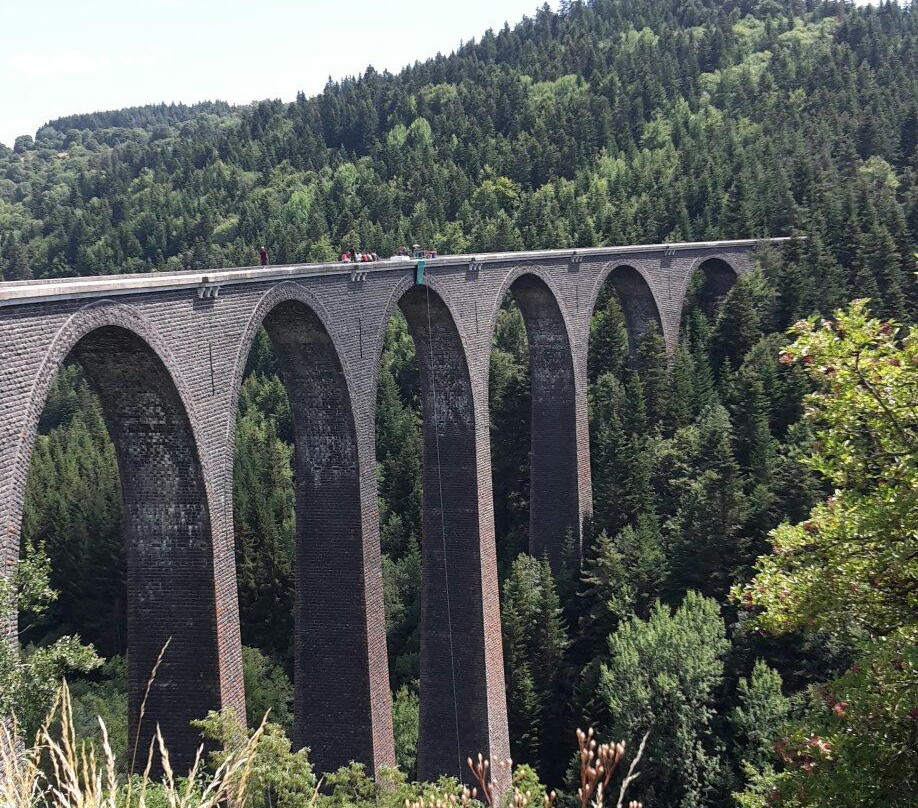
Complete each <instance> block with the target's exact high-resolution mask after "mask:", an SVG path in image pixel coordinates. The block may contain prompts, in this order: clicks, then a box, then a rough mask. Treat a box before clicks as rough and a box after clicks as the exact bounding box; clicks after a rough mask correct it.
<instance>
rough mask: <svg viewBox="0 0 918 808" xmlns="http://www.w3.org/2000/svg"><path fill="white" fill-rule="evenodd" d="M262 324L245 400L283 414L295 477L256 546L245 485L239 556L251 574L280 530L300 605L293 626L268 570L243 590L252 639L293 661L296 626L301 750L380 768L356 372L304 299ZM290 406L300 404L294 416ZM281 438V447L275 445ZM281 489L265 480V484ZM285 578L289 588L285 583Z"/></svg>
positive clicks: (319, 761)
mask: <svg viewBox="0 0 918 808" xmlns="http://www.w3.org/2000/svg"><path fill="white" fill-rule="evenodd" d="M262 326H263V328H264V332H262V333H261V335H260V336H259V335H258V334H256V336H255V343H254V345H255V349H254V353H255V361H254V363H253V362H250V363H249V371H250V373H249V375H248V376H247V378H246V380H245V381H244V382H243V387H242V393H243V394H242V396H241V403H242V406H243V407H249V406H254V407H256V408H258V407H260V408H262V409H263V410H264V411H265V412H266V413H268V415H269V417H272V418H273V419H274V421H275V426H274V427H273V431H272V433H271V435H269V437H270V441H269V444H270V445H268V446H267V447H264V450H265V451H267V452H268V453H269V454H270V453H271V452H272V451H274V452H275V454H276V455H277V459H278V461H279V462H281V463H283V462H285V461H286V462H290V460H291V454H290V447H291V444H292V463H291V465H290V476H289V477H288V478H287V481H286V483H285V485H286V488H287V491H288V492H289V494H288V496H287V498H283V497H282V499H281V501H280V502H279V503H276V506H277V507H275V508H273V509H272V511H271V513H270V514H268V518H267V520H266V523H265V524H263V525H262V526H261V530H262V534H261V535H257V533H256V534H255V535H253V536H252V539H253V540H254V542H255V548H253V547H240V546H239V540H240V539H245V536H246V534H247V532H249V531H251V525H241V524H240V522H241V521H242V519H241V517H242V510H243V509H242V508H240V506H239V498H240V492H239V491H238V489H237V508H236V520H237V526H236V527H237V558H239V557H240V554H247V556H246V557H243V558H240V569H241V571H242V572H243V573H244V572H245V570H246V565H247V564H249V563H262V562H263V561H264V559H259V558H258V556H259V550H258V549H257V548H258V547H259V546H261V547H265V546H267V545H266V544H265V541H266V536H265V533H264V531H266V530H270V531H275V532H278V533H279V534H280V535H279V538H278V539H277V540H276V541H274V542H271V546H272V548H273V549H274V550H276V551H277V552H278V553H281V554H285V555H286V561H285V559H280V563H277V564H276V565H275V568H276V569H277V570H278V572H279V573H280V576H279V577H281V578H282V577H283V573H284V571H285V570H286V572H287V574H288V576H290V577H292V579H293V592H292V597H291V593H290V590H289V588H288V589H287V590H286V591H280V592H278V593H276V594H277V603H279V604H289V605H290V607H291V610H292V625H291V620H290V618H289V616H288V615H287V614H285V613H284V611H283V608H282V609H281V610H280V613H276V612H275V613H272V611H271V610H270V608H269V607H268V604H269V602H270V600H271V598H272V597H273V596H274V595H275V593H273V592H271V591H270V581H269V580H268V579H269V578H270V574H267V575H263V576H261V579H260V586H261V589H262V591H260V592H259V591H253V592H252V593H248V595H246V596H245V597H243V596H241V597H240V600H241V601H242V605H243V615H242V624H243V642H244V643H245V644H251V645H253V646H256V647H259V650H261V651H262V653H268V654H273V655H275V657H277V656H280V657H281V659H283V657H284V655H285V653H286V652H285V650H284V647H283V646H284V641H283V632H284V631H285V630H286V631H290V632H291V635H292V668H293V722H292V737H293V742H294V745H295V746H296V747H301V746H309V747H310V749H311V750H312V753H311V756H310V759H311V761H312V763H313V765H314V766H315V767H316V769H317V770H318V771H321V772H327V771H333V770H335V769H336V768H338V767H339V766H341V765H344V764H346V763H347V762H348V761H349V760H359V761H363V762H365V763H366V764H367V765H369V766H372V765H373V764H374V762H375V759H376V756H375V754H374V739H373V722H372V710H373V705H372V704H371V695H370V694H371V682H370V679H371V667H370V660H369V653H370V651H369V644H370V640H371V638H370V637H369V630H368V616H367V602H366V581H365V579H366V576H367V574H368V571H367V569H366V564H365V559H364V531H365V527H366V526H365V525H364V519H365V516H364V509H363V507H362V504H361V496H360V492H361V484H360V471H359V463H358V451H357V436H356V430H355V424H354V415H353V411H352V407H351V397H350V391H349V386H348V381H347V377H346V374H345V371H344V369H343V367H342V364H341V361H340V359H339V355H338V352H337V350H336V348H335V346H334V344H333V341H332V339H331V337H330V336H329V334H328V331H327V330H326V328H325V326H324V325H323V323H322V321H321V320H320V319H319V317H318V316H317V315H316V313H315V312H314V311H313V309H312V308H311V307H310V306H308V305H306V304H305V303H304V302H301V301H300V300H296V299H288V300H282V301H281V302H279V303H277V304H276V305H274V306H273V308H271V309H270V310H269V311H268V313H267V314H266V315H265V316H264V319H263V321H262ZM275 363H276V364H275ZM255 373H257V374H260V375H261V380H260V381H259V380H256V381H253V378H254V376H253V374H255ZM247 386H248V388H247ZM256 387H260V388H261V390H262V391H263V393H264V396H263V398H262V400H261V401H260V402H258V401H256V402H255V403H254V404H253V403H252V402H251V400H250V399H251V397H252V396H253V395H254V396H255V397H256V398H257V397H258V392H257V391H256V390H255V389H254V388H256ZM249 388H251V389H249ZM284 392H285V393H286V396H284ZM284 399H286V400H284ZM285 407H289V419H288V416H286V415H285V412H284V410H285ZM246 418H247V413H243V415H242V419H243V420H242V421H241V423H242V424H245V421H246ZM237 436H238V437H240V438H242V440H243V441H245V440H247V438H246V437H245V435H244V434H242V435H240V433H239V432H237ZM255 445H257V441H256V444H255ZM271 445H273V446H276V447H279V448H277V449H276V450H272V448H271ZM245 450H246V446H245V443H244V442H243V443H242V444H241V445H237V457H236V460H237V463H242V462H244V461H245V458H243V457H242V454H241V453H242V452H243V451H245ZM285 451H286V456H285ZM261 468H262V471H261V472H260V474H262V475H265V474H268V475H273V474H275V473H276V469H275V468H272V467H271V465H270V464H262V467H261ZM256 476H257V474H256ZM282 476H283V475H282ZM291 478H292V479H291ZM273 482H274V483H275V484H276V483H277V482H278V481H277V480H274V481H273ZM281 482H283V480H282V481H281ZM239 483H240V479H239V476H238V474H237V485H238V484H239ZM270 487H271V485H270V484H268V485H266V486H265V490H266V491H267V490H268V489H269V488H270ZM291 498H292V502H291V501H290V499H291ZM250 504H251V503H250ZM267 504H268V503H254V508H251V507H250V508H249V509H248V510H247V511H246V512H254V513H255V514H256V515H257V514H258V509H259V507H265V506H267ZM291 505H292V509H293V511H294V512H295V518H294V520H293V522H294V524H293V526H292V545H291V541H290V535H289V532H290V525H289V522H288V523H287V525H286V527H285V524H284V517H285V508H286V509H287V510H286V513H287V514H289V508H290V506H291ZM288 518H289V517H288ZM257 529H258V528H256V531H257ZM285 530H286V531H287V533H286V538H285V535H284V532H285ZM279 583H280V584H281V586H283V585H284V584H283V581H282V580H281V581H279ZM287 586H288V587H289V577H288V579H287ZM256 587H257V584H256ZM265 589H267V590H268V591H265ZM249 599H251V601H252V603H257V604H259V605H258V608H257V610H256V611H255V612H254V613H253V612H252V611H246V609H247V608H251V604H250V605H249V606H248V607H247V605H246V604H247V601H248V600H249ZM259 632H261V633H262V636H258V635H259ZM269 637H270V638H271V640H270V645H269V646H267V647H266V645H267V643H268V638H269ZM289 647H290V646H289V645H288V646H287V648H289ZM287 656H288V659H289V654H287ZM288 664H289V662H288ZM250 703H251V699H250ZM259 719H260V716H259Z"/></svg>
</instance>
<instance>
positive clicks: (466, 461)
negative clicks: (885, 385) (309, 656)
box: [384, 277, 508, 781]
mask: <svg viewBox="0 0 918 808" xmlns="http://www.w3.org/2000/svg"><path fill="white" fill-rule="evenodd" d="M431 281H433V283H431ZM428 283H429V285H410V284H406V283H402V284H400V285H399V287H398V288H396V290H394V294H393V301H394V302H396V304H397V305H398V307H399V308H400V309H401V311H402V313H403V314H404V316H405V319H406V320H407V323H408V329H409V333H410V334H411V337H412V339H413V341H414V344H415V351H416V353H417V357H418V365H419V369H420V377H421V399H422V413H423V442H424V447H423V506H422V509H423V515H422V534H423V538H422V548H421V551H422V588H421V589H422V591H421V660H420V668H421V690H420V701H421V705H420V737H419V742H418V776H419V778H421V779H431V780H432V779H435V778H436V777H437V776H439V775H443V774H446V775H452V776H456V777H458V778H460V779H461V780H464V781H467V780H468V779H469V773H468V771H467V769H466V766H465V763H464V761H465V760H466V758H467V757H469V756H474V755H475V754H477V753H478V752H479V751H480V752H482V753H483V754H485V755H489V756H498V757H500V756H501V755H504V754H506V752H507V749H508V742H507V738H506V706H505V703H504V698H503V663H502V652H501V644H500V620H499V614H498V610H499V605H498V599H497V569H496V560H495V556H494V537H493V522H492V520H491V517H492V514H491V513H490V512H489V511H490V509H491V507H492V503H491V499H490V480H489V479H487V480H486V479H485V475H489V473H490V469H489V468H488V467H487V465H486V463H484V464H483V463H482V461H481V458H482V457H483V456H485V457H486V456H487V425H486V422H485V424H484V425H482V423H481V418H480V417H479V415H478V414H477V409H476V403H477V402H479V400H480V399H479V398H477V397H476V395H477V394H476V390H475V384H474V383H473V375H472V371H471V369H470V365H472V362H470V359H469V353H468V351H467V349H466V345H467V343H466V342H465V340H464V338H463V335H462V333H461V330H460V326H459V324H458V320H457V318H455V317H454V315H453V312H452V311H451V309H450V306H449V305H448V303H447V301H446V299H445V297H443V296H441V294H440V293H438V291H437V288H436V281H435V280H434V279H432V278H430V277H428ZM384 322H385V321H384ZM482 438H484V444H483V446H482Z"/></svg>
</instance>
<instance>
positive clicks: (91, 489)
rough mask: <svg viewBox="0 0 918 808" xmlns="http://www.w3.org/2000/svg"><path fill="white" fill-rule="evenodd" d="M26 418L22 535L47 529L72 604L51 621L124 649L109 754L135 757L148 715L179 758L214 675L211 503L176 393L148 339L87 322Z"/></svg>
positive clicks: (195, 741)
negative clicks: (119, 707) (39, 406)
mask: <svg viewBox="0 0 918 808" xmlns="http://www.w3.org/2000/svg"><path fill="white" fill-rule="evenodd" d="M90 388H91V390H92V392H90ZM103 422H104V425H103ZM106 427H107V429H106ZM38 431H39V435H38V438H37V443H36V446H35V447H33V451H32V452H31V453H30V457H29V460H30V472H29V478H28V482H27V485H26V496H25V499H24V503H23V529H22V536H23V539H24V540H25V541H27V542H28V541H41V540H43V539H45V538H46V537H47V534H45V535H44V536H43V535H42V534H43V533H45V531H46V529H47V528H48V526H49V525H53V526H54V527H55V529H56V532H55V534H54V542H53V547H49V551H51V552H50V553H49V555H50V556H51V559H50V560H51V569H52V575H51V581H52V584H53V585H58V586H62V591H63V593H64V596H65V598H66V602H67V604H68V605H72V606H73V609H72V610H71V609H67V610H65V611H64V612H58V613H57V614H56V615H55V614H54V613H53V612H52V619H53V618H54V617H56V618H57V619H58V620H59V621H60V622H59V623H58V625H57V627H56V630H57V632H58V633H63V632H64V631H78V632H80V633H81V634H82V635H83V637H84V639H91V640H93V641H95V642H98V643H99V644H100V650H102V651H103V653H105V654H106V655H119V654H125V653H126V657H127V665H126V690H127V705H126V706H127V710H126V712H127V727H128V731H127V732H126V733H125V736H126V737H125V738H124V740H123V741H122V742H123V743H124V745H125V746H126V748H122V749H119V752H120V753H121V754H120V758H121V760H122V761H125V762H126V765H130V761H131V758H132V757H133V754H132V752H133V748H134V746H135V742H136V746H137V749H138V753H137V759H136V761H135V764H134V765H135V767H138V768H143V765H144V764H145V762H146V753H147V749H148V748H149V745H150V741H151V740H152V737H153V735H154V733H155V730H156V727H157V726H159V727H160V728H161V730H162V734H163V737H164V739H165V741H166V743H167V745H168V748H169V751H170V756H171V760H172V765H173V767H174V768H175V770H176V771H185V770H187V767H190V765H191V764H192V762H193V760H194V756H195V752H196V750H197V747H198V745H199V743H200V734H199V733H198V731H196V730H195V729H193V728H192V727H191V726H190V721H191V720H193V719H198V718H202V717H203V716H204V715H205V714H206V713H207V711H208V710H211V709H219V706H220V680H219V662H218V649H217V634H216V606H215V583H214V571H213V553H212V536H211V525H210V514H209V510H208V503H207V494H206V490H205V484H204V478H203V474H202V469H201V464H200V459H199V456H198V451H197V446H196V442H195V437H194V434H193V431H192V427H191V424H190V422H189V417H188V414H187V412H186V410H185V406H184V404H183V402H182V399H181V397H180V394H179V392H178V390H177V389H176V385H175V383H174V381H173V379H172V376H171V374H170V372H169V370H168V369H167V368H166V367H165V365H164V364H163V362H162V360H161V359H160V357H159V356H158V355H157V354H156V352H155V351H154V350H153V349H152V348H151V347H150V345H148V344H147V342H145V341H144V340H143V339H141V338H140V337H139V336H138V335H136V334H135V333H133V332H131V331H129V330H127V329H125V328H122V327H116V326H103V327H99V328H97V329H95V330H93V331H90V332H89V333H88V334H86V335H85V336H83V337H82V338H81V339H80V340H79V341H78V342H77V343H76V344H75V345H74V347H73V348H72V350H71V351H70V352H69V354H68V357H67V360H66V361H65V363H64V365H63V369H62V370H61V371H60V372H59V373H58V375H57V379H56V382H55V384H54V385H53V386H52V388H51V393H50V395H49V396H48V399H47V401H46V402H45V414H44V417H43V418H42V419H41V420H40V422H39V425H38ZM112 444H113V448H112ZM115 467H117V477H116V476H115V474H114V473H113V472H114V469H115ZM84 553H85V554H86V555H85V556H84ZM122 604H124V606H122ZM78 605H82V606H83V607H84V608H79V606H78ZM122 609H123V612H122ZM93 613H95V619H93ZM100 613H101V614H102V615H103V616H104V617H105V618H108V619H110V620H111V623H110V625H108V626H106V625H105V623H104V621H100V620H99V614H100ZM122 614H124V615H125V616H124V619H122V618H121V615H122ZM45 628H46V629H48V630H50V631H51V633H52V634H53V633H54V630H55V627H54V626H49V625H47V624H46V626H45ZM167 643H168V647H167ZM164 648H165V651H164V650H163V649H164ZM160 655H161V659H160ZM158 660H159V663H158V668H157V670H156V677H155V679H154V680H153V681H152V683H150V685H149V691H148V682H150V677H151V675H152V672H153V670H154V668H156V666H157V661H158ZM123 675H124V674H123V673H122V672H120V671H117V670H114V669H112V668H109V669H107V670H106V671H105V672H104V673H103V674H102V678H101V679H100V677H99V676H97V677H96V678H95V680H94V683H95V684H96V685H99V686H100V687H106V688H108V690H109V692H111V691H113V690H114V691H119V692H123V689H124V687H125V686H124V685H119V684H118V682H119V681H120V679H121V676H123ZM106 676H107V677H108V679H107V680H106V679H105V678H104V677H106ZM80 687H84V683H80ZM86 687H89V685H86ZM143 702H145V705H144V716H143V720H142V723H141V721H140V712H141V704H142V703H143Z"/></svg>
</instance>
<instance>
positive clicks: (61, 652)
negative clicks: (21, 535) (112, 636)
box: [0, 545, 102, 738]
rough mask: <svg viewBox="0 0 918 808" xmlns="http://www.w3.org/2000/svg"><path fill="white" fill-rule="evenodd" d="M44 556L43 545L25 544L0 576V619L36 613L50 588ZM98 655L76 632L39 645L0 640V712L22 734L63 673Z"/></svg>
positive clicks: (94, 661)
mask: <svg viewBox="0 0 918 808" xmlns="http://www.w3.org/2000/svg"><path fill="white" fill-rule="evenodd" d="M50 566H51V565H50V562H49V560H48V557H47V556H46V555H45V553H44V548H36V547H33V546H31V545H27V546H26V548H25V552H24V553H23V555H22V557H21V558H20V559H19V561H18V562H17V564H16V569H15V572H14V574H13V575H12V576H10V577H9V578H2V579H0V622H2V624H4V625H7V626H9V625H12V626H15V625H16V621H17V616H18V614H19V613H20V612H31V613H33V614H41V613H42V612H43V611H44V610H45V609H47V608H48V606H49V604H51V603H52V602H53V601H54V599H55V597H56V596H57V594H56V592H55V591H54V590H53V589H52V588H51V585H50V581H49V574H50ZM101 663H102V660H101V659H99V657H98V656H96V652H95V649H93V647H92V646H91V645H84V644H83V643H82V642H81V641H80V638H79V637H78V636H64V637H60V638H59V639H57V640H55V641H54V642H53V643H49V644H46V645H42V646H27V647H25V648H22V647H20V645H19V643H8V642H3V643H0V715H5V716H13V718H14V719H15V720H16V722H17V723H18V725H19V728H20V731H21V732H22V734H23V735H24V736H25V737H26V738H32V737H34V735H35V733H36V731H37V730H38V728H39V726H40V725H41V722H42V721H44V719H45V715H46V714H47V712H48V708H49V705H50V704H51V702H52V699H53V697H54V694H55V693H56V692H57V690H58V688H59V687H60V680H61V677H62V676H64V674H66V673H69V672H71V671H78V672H85V671H90V670H92V669H93V668H96V667H98V666H99V665H100V664H101Z"/></svg>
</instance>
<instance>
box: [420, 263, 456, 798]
mask: <svg viewBox="0 0 918 808" xmlns="http://www.w3.org/2000/svg"><path fill="white" fill-rule="evenodd" d="M420 263H421V264H422V265H423V262H420ZM420 273H423V266H422V268H421V270H420ZM420 277H421V278H422V279H423V274H420ZM424 293H425V299H426V303H427V351H428V357H429V368H428V372H429V373H430V397H431V409H432V411H433V430H434V445H435V446H436V454H437V496H438V498H439V501H440V539H441V541H442V542H443V580H444V584H445V586H446V628H447V633H448V634H449V664H450V673H451V680H452V685H453V717H454V718H455V725H456V777H457V778H458V780H459V781H460V782H462V749H461V748H460V742H459V700H458V696H457V695H456V654H455V650H454V648H453V615H452V609H451V607H450V598H449V561H448V559H447V557H446V518H445V516H444V511H443V475H442V473H441V470H440V429H439V424H438V415H437V374H436V373H435V372H434V347H433V346H434V343H433V326H432V322H431V317H430V286H428V285H427V284H426V283H425V284H424Z"/></svg>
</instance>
